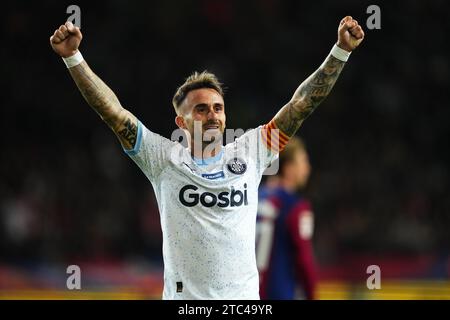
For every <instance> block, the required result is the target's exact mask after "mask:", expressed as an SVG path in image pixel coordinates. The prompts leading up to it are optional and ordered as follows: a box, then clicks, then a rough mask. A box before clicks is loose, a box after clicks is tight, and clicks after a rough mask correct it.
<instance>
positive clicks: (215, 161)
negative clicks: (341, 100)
mask: <svg viewBox="0 0 450 320" xmlns="http://www.w3.org/2000/svg"><path fill="white" fill-rule="evenodd" d="M262 128H263V127H262V126H260V127H258V128H256V129H252V130H249V131H247V132H246V133H245V134H243V135H242V136H240V137H239V138H237V139H236V140H235V141H234V142H233V143H229V144H227V145H226V146H224V147H222V151H221V152H220V153H219V154H218V155H216V156H215V157H213V158H208V159H205V160H203V161H199V160H196V159H193V158H192V156H191V154H190V152H189V149H187V148H185V147H184V146H183V145H181V144H180V143H179V142H174V141H171V140H169V139H166V138H164V137H162V136H160V135H158V134H156V133H153V132H151V131H150V130H148V129H147V128H146V127H145V126H144V125H143V124H142V123H141V122H138V134H137V135H138V136H137V140H136V144H135V147H134V149H133V150H125V151H126V153H127V154H128V155H129V156H130V157H131V158H132V159H133V160H134V161H135V162H136V164H137V165H138V166H139V168H140V169H141V170H142V171H143V172H144V174H145V175H146V176H147V178H148V179H149V180H150V182H151V183H152V185H153V188H154V190H155V194H156V198H157V201H158V207H159V212H160V215H161V228H162V233H163V259H164V292H163V299H259V278H258V270H257V267H256V257H255V226H256V211H257V205H258V186H259V183H260V181H261V177H262V174H263V172H264V170H265V169H266V168H267V167H268V166H270V164H271V163H272V161H273V160H274V159H276V158H277V157H278V153H276V152H272V151H270V150H269V149H268V148H267V147H266V145H265V144H264V142H263V139H262V138H261V130H262Z"/></svg>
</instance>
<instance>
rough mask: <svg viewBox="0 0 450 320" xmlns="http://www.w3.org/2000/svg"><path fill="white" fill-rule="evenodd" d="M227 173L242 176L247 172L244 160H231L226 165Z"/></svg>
mask: <svg viewBox="0 0 450 320" xmlns="http://www.w3.org/2000/svg"><path fill="white" fill-rule="evenodd" d="M227 168H228V171H230V172H231V173H234V174H244V172H245V171H247V164H246V163H245V161H244V160H242V159H239V158H233V159H231V160H230V161H228V163H227Z"/></svg>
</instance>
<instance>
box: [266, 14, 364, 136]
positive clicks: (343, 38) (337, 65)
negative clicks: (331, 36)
mask: <svg viewBox="0 0 450 320" xmlns="http://www.w3.org/2000/svg"><path fill="white" fill-rule="evenodd" d="M363 39H364V31H363V30H362V28H361V26H359V25H358V22H357V21H356V20H354V19H353V18H352V17H350V16H347V17H345V18H344V19H342V20H341V22H340V24H339V28H338V42H337V47H338V48H334V49H333V53H334V55H336V56H339V54H341V55H342V56H344V57H345V55H348V54H349V53H350V52H351V51H353V50H354V49H355V48H356V47H357V46H358V45H359V44H360V43H361V41H362V40H363ZM341 49H342V50H345V51H342V50H341ZM339 51H340V52H339ZM333 53H332V54H330V55H329V56H328V57H327V58H326V59H325V61H324V62H323V63H322V65H321V66H320V67H319V69H317V70H316V71H315V72H314V73H313V74H312V75H310V76H309V77H308V78H307V79H306V80H305V81H303V83H302V84H301V85H300V86H299V87H298V88H297V90H296V91H295V93H294V95H293V97H292V99H291V100H290V101H289V102H288V103H287V104H286V105H285V106H284V107H283V108H281V110H280V111H279V112H278V113H277V114H276V115H275V117H274V119H273V120H274V122H275V124H276V126H277V127H278V129H280V131H282V132H283V133H285V134H286V135H288V136H293V135H294V134H295V132H296V131H297V130H298V128H300V126H301V124H302V123H303V121H304V120H305V119H306V118H307V117H308V116H309V115H310V114H311V113H312V112H313V111H314V109H315V108H317V106H318V105H319V104H320V103H321V102H322V101H323V100H324V99H325V98H326V97H327V96H328V94H329V93H330V91H331V89H332V88H333V86H334V84H335V82H336V80H337V79H338V77H339V74H340V73H341V71H342V69H343V68H344V65H345V61H343V60H345V59H343V60H341V59H342V58H341V59H338V58H336V57H335V56H333Z"/></svg>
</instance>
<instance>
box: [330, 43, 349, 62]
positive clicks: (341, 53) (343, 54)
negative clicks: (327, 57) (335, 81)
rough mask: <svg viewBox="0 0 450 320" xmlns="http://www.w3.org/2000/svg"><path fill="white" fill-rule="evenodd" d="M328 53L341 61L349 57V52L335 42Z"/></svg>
mask: <svg viewBox="0 0 450 320" xmlns="http://www.w3.org/2000/svg"><path fill="white" fill-rule="evenodd" d="M330 54H331V55H332V56H333V57H335V58H336V59H339V60H341V61H344V62H346V61H347V60H348V58H349V57H350V54H351V52H348V51H346V50H344V49H341V48H339V47H338V45H337V44H335V45H334V46H333V48H332V49H331V52H330Z"/></svg>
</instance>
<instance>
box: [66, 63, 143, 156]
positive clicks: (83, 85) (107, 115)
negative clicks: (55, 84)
mask: <svg viewBox="0 0 450 320" xmlns="http://www.w3.org/2000/svg"><path fill="white" fill-rule="evenodd" d="M69 72H70V74H71V76H72V78H73V80H74V81H75V83H76V84H77V86H78V88H79V89H80V91H81V94H82V95H83V97H84V99H86V101H87V103H88V104H89V105H90V106H91V107H92V109H94V110H95V111H96V112H97V113H98V114H99V116H100V117H101V118H102V120H103V121H105V122H106V124H108V126H109V127H110V128H111V129H112V130H113V131H114V133H115V134H116V135H117V137H118V138H119V141H120V143H121V144H122V146H123V147H124V148H125V149H133V147H134V144H135V142H136V138H137V119H136V117H135V116H134V115H133V114H132V113H131V112H129V111H128V110H126V109H125V108H123V107H122V106H121V105H120V102H119V99H117V97H116V95H115V94H114V92H112V90H111V89H110V88H109V87H108V86H107V85H106V84H105V83H104V82H103V81H102V80H101V79H100V78H99V77H98V76H97V75H96V74H95V73H94V72H93V71H92V70H91V68H89V66H88V65H87V63H86V61H83V62H82V63H80V64H79V65H77V66H75V67H72V68H69Z"/></svg>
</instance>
